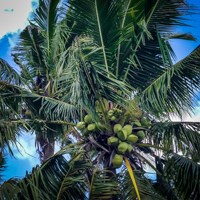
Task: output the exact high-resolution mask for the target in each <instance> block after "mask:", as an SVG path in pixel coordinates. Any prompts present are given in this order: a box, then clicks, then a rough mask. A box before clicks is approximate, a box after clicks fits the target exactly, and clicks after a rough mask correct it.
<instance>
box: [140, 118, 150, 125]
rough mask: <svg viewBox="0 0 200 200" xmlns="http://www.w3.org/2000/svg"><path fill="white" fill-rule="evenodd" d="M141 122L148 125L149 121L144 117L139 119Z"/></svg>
mask: <svg viewBox="0 0 200 200" xmlns="http://www.w3.org/2000/svg"><path fill="white" fill-rule="evenodd" d="M141 124H142V125H143V126H149V125H150V121H149V120H148V119H146V118H142V119H141Z"/></svg>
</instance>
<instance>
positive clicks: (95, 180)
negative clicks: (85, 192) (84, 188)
mask: <svg viewBox="0 0 200 200" xmlns="http://www.w3.org/2000/svg"><path fill="white" fill-rule="evenodd" d="M118 194H119V188H118V184H117V181H116V177H115V175H114V174H113V173H112V172H110V171H98V170H94V172H93V175H92V179H91V185H90V193H89V198H88V199H89V200H92V199H94V200H95V199H99V200H100V199H105V200H106V199H107V200H108V199H114V198H117V195H118Z"/></svg>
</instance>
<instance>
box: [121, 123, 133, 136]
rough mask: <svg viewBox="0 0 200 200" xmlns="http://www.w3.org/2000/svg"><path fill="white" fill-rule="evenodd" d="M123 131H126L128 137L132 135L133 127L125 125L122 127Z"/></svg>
mask: <svg viewBox="0 0 200 200" xmlns="http://www.w3.org/2000/svg"><path fill="white" fill-rule="evenodd" d="M123 129H124V130H126V132H127V135H130V134H131V133H132V130H133V127H132V126H131V125H130V124H127V125H125V126H124V127H123Z"/></svg>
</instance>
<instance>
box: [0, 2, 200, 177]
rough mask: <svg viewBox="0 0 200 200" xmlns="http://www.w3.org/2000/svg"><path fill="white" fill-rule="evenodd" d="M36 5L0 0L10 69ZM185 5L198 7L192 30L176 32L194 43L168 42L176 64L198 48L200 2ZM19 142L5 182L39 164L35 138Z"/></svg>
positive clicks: (199, 117)
mask: <svg viewBox="0 0 200 200" xmlns="http://www.w3.org/2000/svg"><path fill="white" fill-rule="evenodd" d="M37 2H38V0H0V27H1V28H0V57H1V58H3V59H4V60H6V61H7V62H8V63H9V64H10V65H11V66H15V68H16V65H15V64H14V62H13V61H12V58H11V56H10V55H11V50H12V48H13V47H14V46H15V44H16V41H17V39H18V35H19V33H20V31H21V30H23V28H25V26H26V25H27V23H28V22H27V18H28V17H29V16H30V15H31V12H32V11H33V10H34V8H35V7H36V6H37ZM188 2H190V3H192V4H194V5H196V6H198V9H199V11H198V12H199V14H196V15H192V16H188V17H187V19H188V20H189V21H190V24H191V26H192V27H186V28H184V29H183V28H181V27H178V28H177V32H178V31H179V32H181V31H182V32H185V31H186V32H188V33H192V34H193V35H194V36H195V37H196V39H197V41H195V42H188V41H182V40H178V41H174V40H173V41H171V44H172V46H173V49H174V51H175V53H176V54H177V58H178V60H180V59H182V58H183V57H185V56H186V55H188V54H189V53H190V52H191V51H192V50H193V49H195V48H196V47H197V46H198V45H199V44H200V31H199V24H200V1H199V0H188ZM16 69H17V68H16ZM17 70H18V69H17ZM185 120H189V121H200V106H199V107H197V108H196V110H195V115H194V116H192V118H191V117H189V116H185ZM18 141H19V143H21V145H22V146H23V147H24V149H23V148H20V146H19V148H20V152H21V154H20V153H19V151H18V150H17V149H16V148H13V151H14V154H15V158H12V157H10V156H7V168H6V170H5V171H4V173H3V175H4V179H8V178H11V177H20V178H21V177H23V176H24V175H25V173H26V170H27V171H31V169H32V167H33V166H35V165H36V164H39V159H38V155H37V154H36V150H35V137H34V135H30V134H26V133H24V134H22V136H21V137H19V138H18ZM57 147H58V145H57Z"/></svg>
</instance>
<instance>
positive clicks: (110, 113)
mask: <svg viewBox="0 0 200 200" xmlns="http://www.w3.org/2000/svg"><path fill="white" fill-rule="evenodd" d="M113 114H114V110H112V109H111V110H109V111H108V116H109V117H111V116H113Z"/></svg>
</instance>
